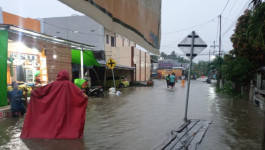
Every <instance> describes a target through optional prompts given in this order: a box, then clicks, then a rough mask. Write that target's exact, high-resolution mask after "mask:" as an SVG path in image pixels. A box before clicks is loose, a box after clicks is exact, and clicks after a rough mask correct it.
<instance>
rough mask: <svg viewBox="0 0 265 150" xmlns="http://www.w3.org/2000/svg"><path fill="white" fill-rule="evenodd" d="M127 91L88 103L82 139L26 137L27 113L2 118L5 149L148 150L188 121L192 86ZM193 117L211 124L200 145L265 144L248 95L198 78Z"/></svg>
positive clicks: (235, 146)
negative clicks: (222, 90)
mask: <svg viewBox="0 0 265 150" xmlns="http://www.w3.org/2000/svg"><path fill="white" fill-rule="evenodd" d="M120 90H121V92H122V95H120V96H116V95H110V96H106V97H105V98H103V99H100V98H93V99H91V100H90V101H89V103H88V107H87V115H86V124H85V130H84V138H83V139H82V140H23V141H22V140H21V139H20V138H19V135H20V132H21V128H22V125H23V118H8V119H4V120H0V145H1V146H0V149H10V150H21V149H26V150H27V149H30V150H60V149H62V150H66V149H71V150H74V149H76V150H83V149H91V150H104V149H108V150H109V149H111V150H125V149H126V150H148V149H152V148H153V147H154V146H155V145H157V144H158V143H159V142H161V140H162V138H163V137H165V136H166V134H167V133H169V132H170V131H171V130H172V129H175V128H177V127H178V126H179V125H181V123H182V122H183V118H184V107H185V100H186V88H182V87H180V82H179V83H177V86H176V88H175V89H173V90H172V89H167V88H166V85H165V81H155V86H154V87H132V88H124V89H120ZM189 104H190V105H189V111H188V118H191V119H206V120H211V121H213V123H212V124H211V125H210V128H209V130H208V131H207V133H206V135H205V138H204V140H203V142H202V144H201V145H200V146H199V148H198V149H201V150H205V149H213V150H219V149H220V150H225V149H228V150H229V149H233V150H234V149H260V143H261V133H262V123H263V122H262V121H263V116H264V115H263V112H262V111H261V110H259V109H258V108H257V107H256V106H255V105H253V104H252V103H250V102H247V101H245V100H240V99H231V98H229V97H227V96H223V95H220V94H216V93H215V90H214V87H213V86H212V85H208V84H206V83H205V82H201V81H192V82H191V90H190V102H189Z"/></svg>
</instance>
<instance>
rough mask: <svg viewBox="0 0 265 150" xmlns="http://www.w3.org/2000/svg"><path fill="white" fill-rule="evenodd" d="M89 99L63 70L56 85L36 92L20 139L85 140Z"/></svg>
mask: <svg viewBox="0 0 265 150" xmlns="http://www.w3.org/2000/svg"><path fill="white" fill-rule="evenodd" d="M86 105H87V99H86V98H84V97H83V92H82V91H81V90H80V89H79V88H78V87H77V86H76V85H74V84H73V83H72V82H70V81H69V73H68V72H67V71H60V72H59V73H58V75H57V79H56V81H55V82H53V83H50V84H48V85H46V86H43V87H39V88H37V89H36V90H33V91H32V93H31V97H30V102H29V105H28V109H27V113H26V117H25V120H24V125H23V129H22V133H21V138H23V139H31V138H41V139H77V138H82V137H83V130H84V125H85V116H86V114H85V113H86Z"/></svg>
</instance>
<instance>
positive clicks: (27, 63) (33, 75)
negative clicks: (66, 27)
mask: <svg viewBox="0 0 265 150" xmlns="http://www.w3.org/2000/svg"><path fill="white" fill-rule="evenodd" d="M0 32H1V33H4V34H0V49H1V50H0V56H1V60H0V61H1V63H0V64H1V67H0V69H1V70H0V78H1V80H0V84H1V87H0V92H1V93H0V94H1V99H0V106H6V105H7V104H8V101H7V91H8V90H12V87H11V86H10V84H11V83H12V81H16V82H18V84H19V88H20V89H21V90H23V91H24V92H23V95H24V96H23V97H24V99H25V100H27V98H28V96H30V91H31V90H32V89H34V88H36V87H37V86H42V85H46V84H48V83H50V82H52V81H55V80H56V76H57V73H58V72H59V71H60V70H67V71H68V72H69V73H70V78H72V76H71V72H72V64H71V57H72V54H71V49H72V48H75V49H81V50H82V49H83V47H86V48H87V49H93V46H89V45H83V44H81V43H77V42H72V41H68V40H64V39H58V38H56V37H51V36H47V35H43V34H40V33H37V32H32V31H29V30H24V29H21V28H18V27H15V26H11V25H0ZM2 58H3V59H2ZM37 77H38V78H37ZM36 79H38V80H36Z"/></svg>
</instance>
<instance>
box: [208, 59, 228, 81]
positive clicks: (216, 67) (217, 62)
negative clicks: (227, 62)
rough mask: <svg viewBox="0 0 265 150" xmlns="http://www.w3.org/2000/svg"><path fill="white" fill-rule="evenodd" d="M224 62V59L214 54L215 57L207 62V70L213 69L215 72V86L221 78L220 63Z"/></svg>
mask: <svg viewBox="0 0 265 150" xmlns="http://www.w3.org/2000/svg"><path fill="white" fill-rule="evenodd" d="M223 64H224V59H223V58H222V57H220V56H216V57H215V59H214V60H213V61H212V62H211V63H209V66H208V68H209V70H215V71H216V73H217V76H216V79H217V86H219V85H220V80H221V79H222V70H221V68H222V65H223Z"/></svg>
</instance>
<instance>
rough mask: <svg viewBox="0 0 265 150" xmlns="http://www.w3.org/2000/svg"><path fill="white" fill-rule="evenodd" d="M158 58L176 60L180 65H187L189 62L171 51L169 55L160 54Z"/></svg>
mask: <svg viewBox="0 0 265 150" xmlns="http://www.w3.org/2000/svg"><path fill="white" fill-rule="evenodd" d="M160 56H161V57H163V58H164V59H172V60H178V62H181V63H188V62H189V60H187V59H185V58H183V57H180V56H177V54H176V53H175V51H172V52H171V54H170V55H167V54H166V53H164V52H161V53H160Z"/></svg>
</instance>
